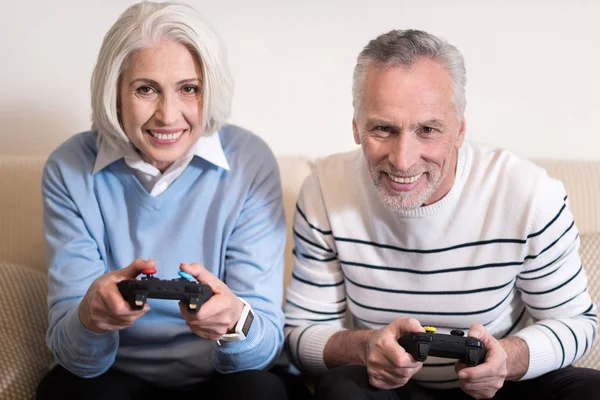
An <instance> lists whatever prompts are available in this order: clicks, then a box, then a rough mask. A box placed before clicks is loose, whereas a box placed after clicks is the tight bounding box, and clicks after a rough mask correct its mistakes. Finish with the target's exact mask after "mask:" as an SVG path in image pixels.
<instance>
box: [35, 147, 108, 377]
mask: <svg viewBox="0 0 600 400" xmlns="http://www.w3.org/2000/svg"><path fill="white" fill-rule="evenodd" d="M59 165H60V166H59ZM69 168H72V167H69V166H68V165H65V164H64V163H62V161H60V160H58V161H57V160H56V159H55V158H53V157H52V156H51V158H50V159H49V161H48V163H47V164H46V166H45V168H44V173H43V178H42V198H43V206H44V218H43V225H44V238H45V241H46V249H47V259H48V263H49V264H48V307H49V314H48V323H49V326H48V331H47V335H46V341H47V343H48V346H49V348H50V350H51V352H52V353H53V355H54V358H55V360H56V361H57V362H58V363H59V364H60V365H62V366H63V367H64V368H66V369H67V370H69V371H71V372H72V373H74V374H75V375H77V376H80V377H85V378H88V377H95V376H98V375H100V374H102V373H103V372H105V371H106V370H108V369H109V368H110V366H111V365H112V364H113V362H114V359H115V356H116V352H117V347H118V344H119V336H118V333H117V332H109V333H106V334H102V335H100V334H96V333H94V332H92V331H90V330H88V329H87V328H85V327H84V326H83V325H82V324H81V322H80V320H79V314H78V306H79V303H80V301H81V299H82V298H83V297H84V295H85V293H86V292H87V290H88V288H89V287H90V285H91V284H92V282H93V281H94V280H95V279H96V278H98V277H99V276H101V275H103V274H104V273H106V272H107V271H106V266H105V263H104V262H103V260H102V259H101V257H100V253H99V250H98V244H97V242H96V240H94V238H93V237H92V235H91V233H90V232H89V230H88V228H87V226H86V223H85V221H84V218H83V215H82V213H85V212H86V210H80V209H79V208H78V206H77V204H76V202H75V201H74V200H73V197H72V195H71V193H72V191H76V190H85V189H84V188H83V187H80V188H77V185H78V184H81V179H80V180H79V181H75V180H74V179H71V180H69V178H67V177H66V176H65V175H64V172H65V170H66V171H67V172H68V170H69ZM80 174H81V173H80V172H79V174H76V175H80ZM67 181H69V185H68V184H67Z"/></svg>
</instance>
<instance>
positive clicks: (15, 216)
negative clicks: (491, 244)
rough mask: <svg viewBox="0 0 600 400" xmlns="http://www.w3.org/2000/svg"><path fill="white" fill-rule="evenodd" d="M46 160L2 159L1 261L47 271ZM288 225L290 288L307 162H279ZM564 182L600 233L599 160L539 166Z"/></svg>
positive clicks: (580, 213) (590, 229) (584, 223)
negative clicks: (44, 229) (294, 233)
mask: <svg viewBox="0 0 600 400" xmlns="http://www.w3.org/2000/svg"><path fill="white" fill-rule="evenodd" d="M44 161H45V159H44V158H42V157H16V156H0V261H3V262H13V263H17V264H23V265H29V266H32V267H35V268H36V269H39V270H42V271H44V270H45V269H46V262H45V245H44V241H43V236H42V222H41V221H42V201H41V189H40V187H41V173H42V167H43V164H44ZM278 161H279V167H280V170H281V179H282V184H283V197H284V206H285V213H286V220H287V224H288V243H287V246H286V284H287V282H288V281H289V277H290V274H291V250H292V248H293V243H292V241H291V240H290V239H291V228H292V226H291V225H292V219H293V215H294V210H295V203H296V197H297V194H298V191H299V190H300V187H301V185H302V182H303V181H304V178H305V177H306V176H307V175H308V174H309V173H310V170H311V162H310V160H309V159H308V158H305V157H279V158H278ZM536 162H537V163H538V164H539V165H541V166H542V167H544V168H545V169H546V170H547V171H548V173H549V174H550V175H551V176H554V177H556V178H557V179H560V180H561V181H563V182H564V184H565V187H566V189H567V193H568V194H569V199H570V206H571V209H572V211H573V214H574V215H575V220H576V223H577V226H578V228H579V231H580V233H581V234H582V235H590V234H600V161H590V162H586V161H556V160H540V161H536Z"/></svg>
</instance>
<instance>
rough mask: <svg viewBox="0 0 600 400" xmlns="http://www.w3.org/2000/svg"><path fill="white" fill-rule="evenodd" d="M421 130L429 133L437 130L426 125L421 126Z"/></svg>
mask: <svg viewBox="0 0 600 400" xmlns="http://www.w3.org/2000/svg"><path fill="white" fill-rule="evenodd" d="M421 132H423V133H426V134H429V133H433V132H435V129H434V128H432V127H430V126H424V127H422V128H421Z"/></svg>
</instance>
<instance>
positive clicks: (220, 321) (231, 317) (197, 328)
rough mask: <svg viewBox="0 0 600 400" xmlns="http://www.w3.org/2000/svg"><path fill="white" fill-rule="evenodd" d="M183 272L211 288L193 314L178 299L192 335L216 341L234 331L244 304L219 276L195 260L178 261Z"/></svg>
mask: <svg viewBox="0 0 600 400" xmlns="http://www.w3.org/2000/svg"><path fill="white" fill-rule="evenodd" d="M179 268H180V269H181V270H182V271H183V272H187V273H188V274H191V275H192V276H193V277H194V278H196V280H197V281H198V282H201V283H204V284H206V285H208V286H210V288H211V289H212V291H213V296H212V297H211V298H210V299H209V300H208V301H207V302H206V303H204V304H202V305H201V306H200V310H199V311H198V312H197V313H196V314H191V313H189V312H188V311H187V308H186V306H185V304H183V303H182V302H179V309H180V310H181V315H183V318H184V319H185V322H186V323H187V325H188V326H189V327H190V329H191V330H192V332H194V334H196V335H198V336H200V337H201V338H204V339H209V340H219V338H220V337H221V336H223V335H224V334H226V333H231V332H233V329H234V328H235V325H236V323H237V322H238V320H239V318H240V315H241V314H242V309H243V308H244V303H242V301H241V300H240V299H239V298H238V297H237V296H236V295H235V294H233V292H232V291H231V290H229V287H227V285H226V284H225V283H224V282H223V281H221V280H220V279H219V278H217V277H216V276H214V275H213V274H211V273H210V272H208V271H207V270H206V269H205V268H204V267H203V266H202V265H200V264H198V263H192V264H181V266H180V267H179Z"/></svg>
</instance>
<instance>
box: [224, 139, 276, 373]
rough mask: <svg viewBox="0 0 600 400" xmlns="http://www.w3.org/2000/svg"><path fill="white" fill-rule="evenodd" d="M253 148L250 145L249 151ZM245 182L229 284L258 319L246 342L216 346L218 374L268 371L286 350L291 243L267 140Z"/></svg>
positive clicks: (228, 263) (229, 253)
mask: <svg viewBox="0 0 600 400" xmlns="http://www.w3.org/2000/svg"><path fill="white" fill-rule="evenodd" d="M250 145H251V144H249V145H248V146H250ZM254 145H257V146H254V147H258V148H248V146H246V148H244V149H243V152H245V153H247V154H252V161H247V162H246V164H245V165H243V166H241V165H240V166H239V168H240V169H241V168H244V173H243V174H242V176H241V177H240V179H247V180H248V181H251V182H252V183H251V185H250V189H249V192H248V193H247V197H246V199H245V202H244V206H243V209H242V210H241V212H240V214H239V216H238V218H237V221H236V224H235V228H234V230H233V233H232V234H231V236H230V237H229V239H228V241H227V249H226V256H225V276H224V282H225V283H226V284H227V286H228V287H229V288H230V289H231V290H232V291H233V292H234V293H235V294H236V295H237V296H238V297H240V298H243V299H244V300H246V301H247V302H248V303H249V304H250V305H251V307H252V309H253V313H254V320H253V322H252V325H251V327H250V330H249V332H248V336H247V337H246V339H245V340H242V341H237V342H225V341H221V342H220V345H219V344H216V343H215V345H214V348H213V349H214V351H213V362H214V366H215V368H216V369H217V371H219V372H221V373H232V372H237V371H242V370H247V369H265V368H267V367H268V366H269V365H270V364H271V363H272V362H273V361H274V360H275V359H276V357H277V356H278V355H279V354H280V352H281V349H282V347H283V322H284V317H283V311H282V309H281V302H282V295H283V269H284V266H283V260H284V250H285V241H286V229H285V216H284V212H283V200H282V197H283V196H282V189H281V180H280V175H279V168H278V166H277V161H276V159H275V157H274V155H273V154H272V152H271V151H270V150H269V149H268V147H267V146H266V144H264V143H263V142H262V141H255V142H254Z"/></svg>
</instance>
